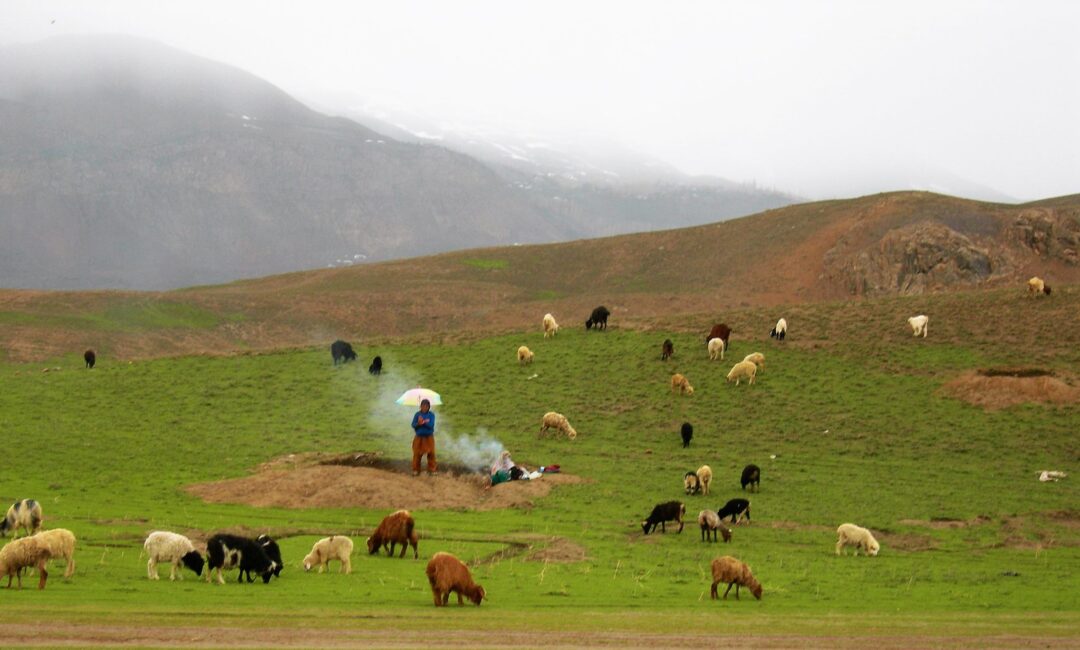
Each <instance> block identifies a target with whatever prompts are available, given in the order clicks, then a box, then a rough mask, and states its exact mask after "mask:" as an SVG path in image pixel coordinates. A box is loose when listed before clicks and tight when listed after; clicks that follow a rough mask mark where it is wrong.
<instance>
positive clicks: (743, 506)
mask: <svg viewBox="0 0 1080 650" xmlns="http://www.w3.org/2000/svg"><path fill="white" fill-rule="evenodd" d="M716 516H717V517H719V518H720V519H723V518H724V517H731V523H733V524H735V525H736V526H738V525H739V522H741V521H742V520H743V517H746V522H747V523H749V522H750V502H749V501H748V500H746V499H731V500H730V501H728V502H727V503H725V504H724V507H723V508H720V509H719V510H717V511H716ZM736 517H737V518H738V519H736Z"/></svg>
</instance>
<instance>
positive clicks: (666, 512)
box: [641, 501, 686, 535]
mask: <svg viewBox="0 0 1080 650" xmlns="http://www.w3.org/2000/svg"><path fill="white" fill-rule="evenodd" d="M685 514H686V506H684V505H683V504H682V502H681V501H668V502H667V503H661V504H658V505H657V506H656V507H655V508H653V509H652V513H650V514H649V518H648V519H646V520H645V521H643V522H641V530H642V531H643V532H644V533H645V534H646V535H648V534H649V533H651V532H653V531H654V530H656V527H657V526H660V530H661V532H664V533H666V532H667V526H665V525H664V524H665V522H668V521H677V522H679V532H680V533H681V532H682V529H683V520H682V518H683V515H685Z"/></svg>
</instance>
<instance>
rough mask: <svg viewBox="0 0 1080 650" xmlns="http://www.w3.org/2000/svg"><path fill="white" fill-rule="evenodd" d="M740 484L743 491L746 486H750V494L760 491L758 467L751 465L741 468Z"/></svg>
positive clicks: (759, 469)
mask: <svg viewBox="0 0 1080 650" xmlns="http://www.w3.org/2000/svg"><path fill="white" fill-rule="evenodd" d="M740 482H741V483H742V489H744V490H745V489H746V486H747V485H749V486H750V491H751V492H754V491H756V490H760V489H761V468H760V467H758V466H757V465H753V464H750V465H747V466H746V467H744V468H743V471H742V479H741V480H740Z"/></svg>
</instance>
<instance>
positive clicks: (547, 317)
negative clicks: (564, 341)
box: [544, 314, 559, 339]
mask: <svg viewBox="0 0 1080 650" xmlns="http://www.w3.org/2000/svg"><path fill="white" fill-rule="evenodd" d="M558 333H559V324H558V323H556V322H555V317H554V316H552V315H551V314H544V338H545V339H546V338H547V337H549V336H555V335H556V334H558Z"/></svg>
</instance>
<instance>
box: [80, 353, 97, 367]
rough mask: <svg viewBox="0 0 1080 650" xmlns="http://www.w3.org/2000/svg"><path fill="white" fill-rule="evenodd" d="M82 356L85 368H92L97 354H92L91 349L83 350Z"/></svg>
mask: <svg viewBox="0 0 1080 650" xmlns="http://www.w3.org/2000/svg"><path fill="white" fill-rule="evenodd" d="M82 358H83V361H85V362H86V367H87V368H93V367H94V364H95V363H97V355H96V354H94V351H93V350H87V351H86V352H83V355H82Z"/></svg>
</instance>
